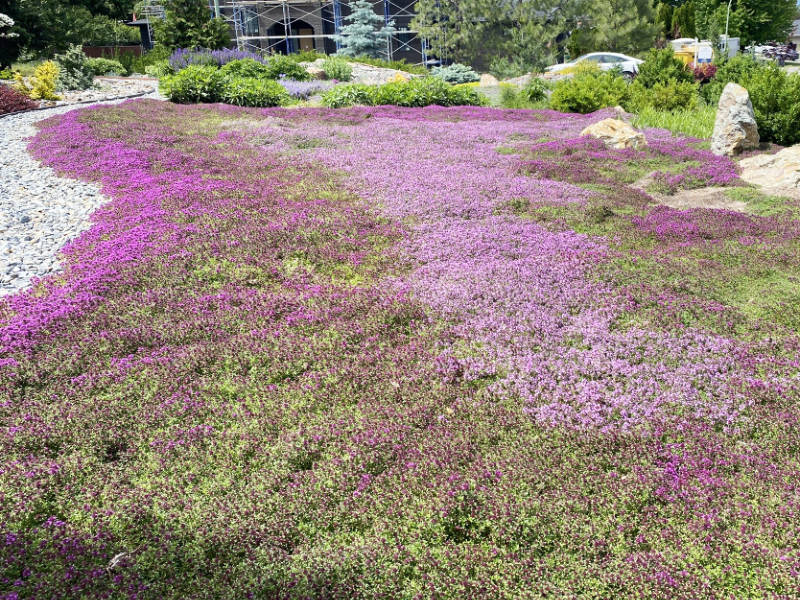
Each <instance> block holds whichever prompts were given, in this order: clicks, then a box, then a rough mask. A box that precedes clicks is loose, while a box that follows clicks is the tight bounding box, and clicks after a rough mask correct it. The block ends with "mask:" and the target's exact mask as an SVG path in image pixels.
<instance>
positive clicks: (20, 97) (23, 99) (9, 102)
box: [0, 85, 38, 115]
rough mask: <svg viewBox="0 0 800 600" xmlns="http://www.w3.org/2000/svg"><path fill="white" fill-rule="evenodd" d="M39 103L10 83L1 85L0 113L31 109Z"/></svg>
mask: <svg viewBox="0 0 800 600" xmlns="http://www.w3.org/2000/svg"><path fill="white" fill-rule="evenodd" d="M37 106H38V104H36V102H34V101H33V100H31V99H30V98H28V97H27V96H26V95H25V94H23V93H22V92H20V91H18V90H15V89H13V88H12V87H11V86H8V85H0V115H5V114H8V113H12V112H17V111H20V110H31V109H32V108H36V107H37Z"/></svg>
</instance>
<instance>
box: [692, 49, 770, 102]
mask: <svg viewBox="0 0 800 600" xmlns="http://www.w3.org/2000/svg"><path fill="white" fill-rule="evenodd" d="M763 68H766V65H761V64H759V63H758V62H757V61H756V60H755V59H754V58H753V57H752V56H750V55H748V54H740V55H738V56H734V57H733V58H731V59H729V60H726V61H723V62H721V63H719V64H718V65H717V71H716V73H715V74H714V78H713V79H712V80H711V81H710V82H709V83H708V84H707V85H704V86H703V87H702V88H701V90H700V94H701V95H702V96H703V99H704V100H705V101H706V102H708V103H709V104H716V103H717V102H719V97H720V96H721V95H722V90H723V89H725V86H726V85H728V84H729V83H730V82H731V81H733V82H734V83H741V82H742V81H744V80H745V79H748V78H750V77H751V76H752V75H753V74H754V73H757V72H758V71H759V70H761V69H763Z"/></svg>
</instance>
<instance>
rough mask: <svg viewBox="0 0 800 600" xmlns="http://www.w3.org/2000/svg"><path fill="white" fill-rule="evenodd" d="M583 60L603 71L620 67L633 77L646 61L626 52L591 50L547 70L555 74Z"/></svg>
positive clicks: (625, 74) (629, 76)
mask: <svg viewBox="0 0 800 600" xmlns="http://www.w3.org/2000/svg"><path fill="white" fill-rule="evenodd" d="M583 62H592V63H595V64H596V65H597V66H598V67H600V68H601V69H602V70H603V71H610V70H611V69H614V68H619V69H620V71H622V74H623V75H624V76H626V77H628V78H631V79H632V78H633V77H634V76H635V75H636V73H638V72H639V65H640V64H642V63H643V62H644V61H643V60H640V59H638V58H633V57H632V56H626V55H625V54H617V53H616V52H591V53H590V54H584V55H583V56H579V57H578V58H576V59H575V60H573V61H570V62H567V63H561V64H559V65H552V66H550V67H547V68H546V69H545V71H546V72H547V73H554V74H555V73H559V72H561V71H563V70H564V69H568V68H569V67H574V66H575V65H578V64H580V63H583Z"/></svg>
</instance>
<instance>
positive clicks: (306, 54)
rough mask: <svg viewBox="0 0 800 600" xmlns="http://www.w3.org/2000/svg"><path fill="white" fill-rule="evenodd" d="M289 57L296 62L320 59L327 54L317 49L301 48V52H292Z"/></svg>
mask: <svg viewBox="0 0 800 600" xmlns="http://www.w3.org/2000/svg"><path fill="white" fill-rule="evenodd" d="M289 58H291V59H292V60H294V61H295V62H314V61H315V60H319V59H320V58H327V55H325V54H320V53H319V52H317V51H316V50H301V51H300V52H295V53H294V54H290V55H289Z"/></svg>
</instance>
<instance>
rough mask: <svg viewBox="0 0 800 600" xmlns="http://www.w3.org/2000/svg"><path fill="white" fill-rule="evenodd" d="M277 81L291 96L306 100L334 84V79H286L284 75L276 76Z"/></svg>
mask: <svg viewBox="0 0 800 600" xmlns="http://www.w3.org/2000/svg"><path fill="white" fill-rule="evenodd" d="M278 83H280V84H281V85H282V86H283V87H284V88H285V89H286V91H287V92H289V95H290V96H291V97H292V98H296V99H298V100H308V99H309V98H310V97H311V96H314V95H315V94H321V93H322V92H326V91H328V90H329V89H331V88H332V87H333V86H335V85H336V83H337V82H336V81H321V80H315V81H297V80H294V79H288V78H286V77H280V78H278Z"/></svg>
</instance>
